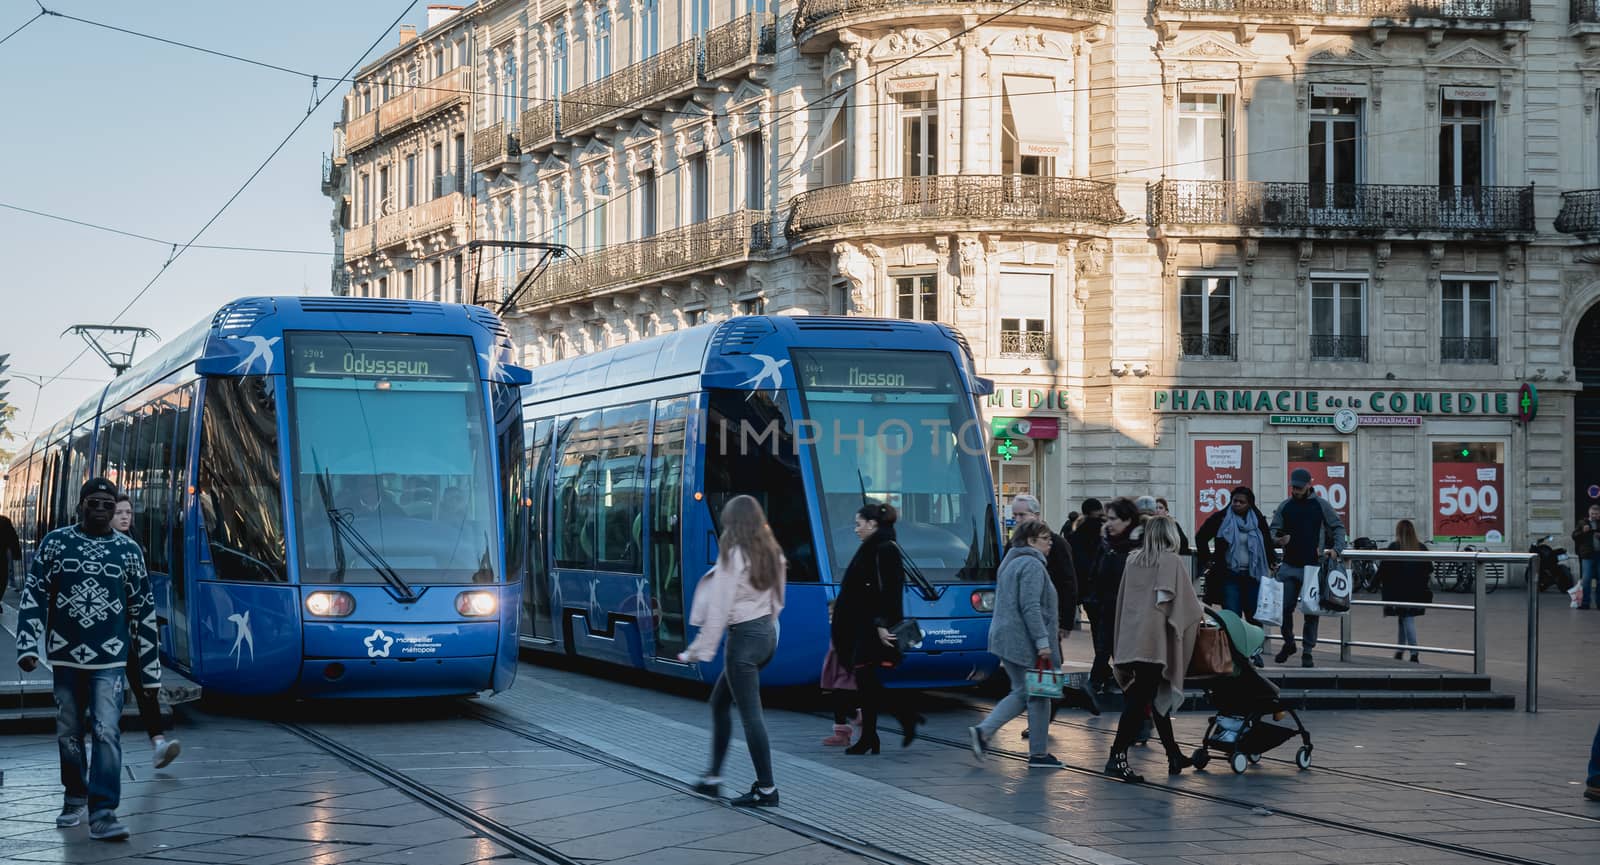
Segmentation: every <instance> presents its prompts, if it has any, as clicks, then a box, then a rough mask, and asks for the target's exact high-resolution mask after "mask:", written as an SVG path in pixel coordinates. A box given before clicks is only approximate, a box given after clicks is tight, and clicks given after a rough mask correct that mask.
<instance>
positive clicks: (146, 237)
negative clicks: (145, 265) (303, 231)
mask: <svg viewBox="0 0 1600 865" xmlns="http://www.w3.org/2000/svg"><path fill="white" fill-rule="evenodd" d="M0 208H5V209H6V210H15V211H17V212H19V213H27V214H31V215H33V216H38V217H42V218H44V219H53V220H55V221H57V222H65V223H69V224H71V225H77V226H82V227H83V228H92V229H94V230H96V231H104V232H107V233H109V234H120V235H122V236H123V237H131V238H133V239H135V240H145V241H149V242H151V243H159V244H161V245H162V246H169V247H175V246H178V243H177V242H176V241H172V240H163V239H162V238H159V237H151V236H150V235H148V234H139V233H137V232H133V231H125V230H123V229H120V228H113V227H111V226H109V225H100V224H98V223H94V222H85V221H84V220H81V219H73V218H72V217H70V216H62V215H60V214H56V213H47V212H45V211H43V210H34V209H33V208H31V207H22V206H20V205H16V204H8V203H6V202H4V201H0ZM192 248H193V249H215V250H222V251H228V252H271V253H279V254H282V255H321V256H327V255H332V254H333V251H332V250H327V249H279V248H276V247H267V246H231V245H227V244H216V243H196V244H193V245H192Z"/></svg>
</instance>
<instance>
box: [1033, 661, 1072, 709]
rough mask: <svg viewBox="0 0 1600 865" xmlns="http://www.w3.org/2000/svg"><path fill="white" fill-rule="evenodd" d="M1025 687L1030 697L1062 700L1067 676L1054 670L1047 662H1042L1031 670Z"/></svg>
mask: <svg viewBox="0 0 1600 865" xmlns="http://www.w3.org/2000/svg"><path fill="white" fill-rule="evenodd" d="M1024 678H1025V679H1026V681H1025V683H1024V684H1025V685H1026V686H1027V688H1028V696H1030V697H1047V698H1049V699H1052V700H1059V699H1061V694H1062V692H1063V691H1064V690H1065V689H1066V684H1067V674H1066V673H1063V672H1061V671H1060V670H1052V669H1050V667H1049V664H1048V663H1047V662H1046V661H1043V660H1040V661H1039V665H1038V666H1037V667H1034V668H1033V669H1031V670H1029V671H1028V673H1027V675H1026V676H1025V677H1024Z"/></svg>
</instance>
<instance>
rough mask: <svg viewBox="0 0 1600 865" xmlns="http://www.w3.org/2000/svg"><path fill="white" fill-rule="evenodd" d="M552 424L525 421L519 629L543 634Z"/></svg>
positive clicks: (547, 596) (545, 629) (546, 628)
mask: <svg viewBox="0 0 1600 865" xmlns="http://www.w3.org/2000/svg"><path fill="white" fill-rule="evenodd" d="M553 426H554V424H553V423H552V422H551V421H550V420H549V419H545V420H541V421H536V422H534V423H531V424H529V425H528V441H529V450H528V461H527V465H528V470H529V473H530V474H529V479H528V484H527V490H528V495H529V496H531V497H532V502H533V503H532V506H531V507H529V508H528V512H527V513H528V539H529V545H528V585H527V587H526V588H525V589H524V593H523V597H524V598H525V600H524V601H523V604H522V633H524V634H533V635H535V636H542V637H543V636H549V635H550V634H549V630H550V625H549V622H550V589H549V586H548V580H549V579H550V572H549V568H548V562H549V558H548V557H547V555H546V553H547V551H548V549H549V547H548V543H549V541H548V538H547V537H546V535H545V526H546V523H545V516H546V510H547V509H548V507H549V505H548V502H549V500H550V495H549V490H547V489H546V488H545V482H546V480H547V479H548V478H549V477H550V430H551V429H552V427H553Z"/></svg>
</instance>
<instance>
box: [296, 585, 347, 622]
mask: <svg viewBox="0 0 1600 865" xmlns="http://www.w3.org/2000/svg"><path fill="white" fill-rule="evenodd" d="M355 611H356V599H355V597H354V596H352V595H351V594H350V593H349V592H312V593H311V594H309V595H306V612H308V613H310V614H311V615H313V616H327V617H330V618H335V619H338V618H343V617H345V616H348V615H350V614H351V613H353V612H355Z"/></svg>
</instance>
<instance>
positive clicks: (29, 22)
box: [0, 6, 45, 45]
mask: <svg viewBox="0 0 1600 865" xmlns="http://www.w3.org/2000/svg"><path fill="white" fill-rule="evenodd" d="M44 16H45V12H44V7H43V6H40V7H39V12H38V14H36V15H34V16H33V17H32V18H29V19H28V20H26V21H24V22H22V26H21V27H18V28H17V29H15V30H13V31H11V32H10V33H7V34H6V35H5V38H4V39H0V45H4V44H6V43H7V42H10V41H11V37H13V36H15V35H17V34H18V33H21V32H22V31H24V30H26V29H28V27H29V26H31V25H32V24H33V22H35V21H38V20H39V19H40V18H43V17H44Z"/></svg>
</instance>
